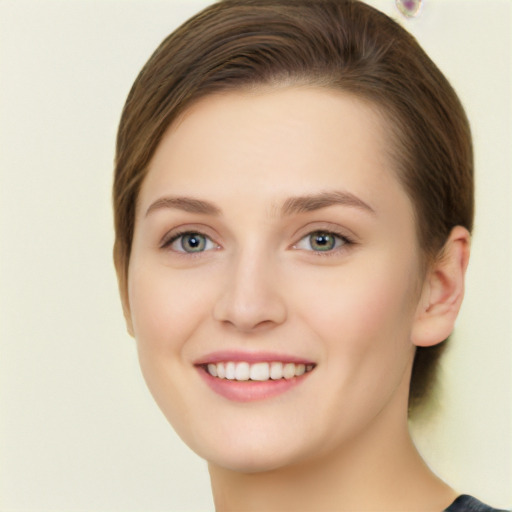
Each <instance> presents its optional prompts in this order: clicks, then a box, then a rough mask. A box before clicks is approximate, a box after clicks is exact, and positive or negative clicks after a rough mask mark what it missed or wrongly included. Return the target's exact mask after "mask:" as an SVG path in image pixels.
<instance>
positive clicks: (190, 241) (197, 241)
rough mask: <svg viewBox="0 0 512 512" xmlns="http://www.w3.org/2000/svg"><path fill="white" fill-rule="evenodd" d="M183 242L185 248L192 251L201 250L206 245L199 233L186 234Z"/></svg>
mask: <svg viewBox="0 0 512 512" xmlns="http://www.w3.org/2000/svg"><path fill="white" fill-rule="evenodd" d="M183 243H184V247H183V249H185V250H187V249H188V250H191V251H198V250H199V251H201V250H202V249H203V247H204V245H205V242H204V240H203V238H202V236H201V235H199V234H197V233H194V234H191V235H187V236H185V238H184V240H183Z"/></svg>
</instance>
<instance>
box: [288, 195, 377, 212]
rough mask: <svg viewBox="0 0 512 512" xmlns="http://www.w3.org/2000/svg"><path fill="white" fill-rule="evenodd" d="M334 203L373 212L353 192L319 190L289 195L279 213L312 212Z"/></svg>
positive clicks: (334, 204)
mask: <svg viewBox="0 0 512 512" xmlns="http://www.w3.org/2000/svg"><path fill="white" fill-rule="evenodd" d="M336 205H341V206H350V207H353V208H357V209H360V210H363V211H366V212H368V213H371V214H375V210H374V209H373V208H372V207H371V206H370V205H369V204H367V203H365V202H364V201H363V200H362V199H360V198H359V197H357V196H355V195H354V194H352V193H350V192H344V191H330V192H320V193H319V194H311V195H306V196H299V197H290V198H288V199H287V200H286V201H285V202H284V204H283V206H282V208H281V213H282V215H283V216H285V215H292V214H294V213H305V212H313V211H315V210H320V209H322V208H327V207H329V206H336Z"/></svg>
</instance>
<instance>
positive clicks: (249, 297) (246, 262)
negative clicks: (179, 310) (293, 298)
mask: <svg viewBox="0 0 512 512" xmlns="http://www.w3.org/2000/svg"><path fill="white" fill-rule="evenodd" d="M277 274H278V273H277V272H276V269H275V265H272V264H271V262H270V261H269V258H266V257H265V256H264V255H258V254H256V253H255V252H250V251H246V252H245V253H244V254H240V255H239V256H238V258H237V260H236V262H235V263H234V264H233V265H232V266H231V268H230V269H229V270H228V272H227V276H226V279H225V281H224V284H223V287H222V290H221V291H220V294H219V297H218V300H217V302H216V304H215V307H214V311H213V316H214V318H215V320H217V321H219V322H222V323H223V324H225V325H229V326H231V327H233V328H235V329H236V330H238V331H240V332H245V333H251V332H256V331H257V332H259V331H261V330H266V329H270V328H272V327H275V326H278V325H280V324H282V323H283V322H284V321H285V320H286V316H287V310H286V304H285V301H284V290H283V289H282V288H281V286H280V283H279V281H280V280H279V279H278V276H277Z"/></svg>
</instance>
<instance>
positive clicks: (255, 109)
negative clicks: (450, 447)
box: [128, 87, 421, 471]
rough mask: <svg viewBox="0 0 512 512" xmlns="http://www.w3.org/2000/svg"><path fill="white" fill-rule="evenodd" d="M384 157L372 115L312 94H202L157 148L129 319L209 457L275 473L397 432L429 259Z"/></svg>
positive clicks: (181, 427)
mask: <svg viewBox="0 0 512 512" xmlns="http://www.w3.org/2000/svg"><path fill="white" fill-rule="evenodd" d="M388 146H389V141H388V140H387V138H386V128H385V124H384V122H383V120H382V118H381V117H380V116H379V115H378V114H377V112H376V111H374V110H372V109H371V107H369V106H368V105H367V104H365V103H363V102H361V101H360V100H358V99H355V98H354V97H352V96H349V95H345V94H342V93H340V92H335V91H330V90H326V89H320V88H306V87H302V88H299V87H288V88H282V89H272V90H270V89H269V90H261V91H259V92H251V93H249V92H247V93H243V92H237V93H235V92H230V93H225V94H218V95H213V96H209V97H206V98H204V99H201V100H200V101H198V102H197V103H196V104H194V105H193V107H191V108H190V109H189V110H188V111H187V112H186V114H185V115H184V116H183V117H182V118H181V119H180V120H179V122H176V123H175V124H174V125H173V126H172V127H171V128H170V129H169V130H168V132H167V133H166V135H165V137H164V138H163V140H162V142H161V143H160V145H159V147H158V149H157V151H156V153H155V155H154V158H153V159H152V162H151V165H150V169H149V172H148V175H147V177H146V179H145V181H144V183H143V186H142V189H141V192H140V197H139V201H138V206H137V214H136V225H135V234H134V238H133V248H132V253H131V260H130V267H129V274H128V298H129V306H130V318H129V326H130V329H131V330H132V332H133V334H134V336H135V338H136V340H137V346H138V352H139V358H140V363H141V367H142V371H143V374H144V377H145V379H146V381H147V384H148V386H149V388H150V390H151V392H152V394H153V396H154V397H155V400H156V401H157V403H158V404H159V406H160V408H161V409H162V411H163V412H164V414H165V415H166V417H167V418H168V419H169V421H170V422H171V424H172V425H173V426H174V427H175V429H176V431H177V432H178V434H179V435H180V436H181V437H182V438H183V439H184V441H185V442H186V443H187V444H188V445H189V446H190V447H191V448H192V449H194V450H195V451H196V452H197V453H198V454H199V455H201V456H202V457H204V458H206V459H207V460H209V461H210V462H211V463H212V464H217V465H220V466H223V467H226V468H231V469H235V470H242V471H261V470H267V469H272V468H278V467H282V466H285V465H290V464H295V463H300V462H304V461H307V460H309V459H314V458H315V457H321V456H322V455H323V454H327V453H333V450H343V449H345V448H348V447H349V446H350V445H351V443H354V442H356V441H357V439H360V438H361V436H367V435H370V433H371V432H373V433H374V434H375V433H377V435H383V432H384V431H385V430H386V429H389V428H390V426H391V425H394V426H396V425H398V424H402V422H403V420H404V418H405V416H406V407H407V390H408V384H409V376H410V366H411V363H412V358H413V355H414V347H413V345H412V343H411V341H410V333H411V329H412V326H413V324H414V320H415V311H416V307H417V302H418V298H419V294H418V291H419V284H421V283H419V275H420V270H419V269H420V263H419V252H418V247H417V241H416V232H415V226H414V217H413V210H412V205H411V203H410V200H409V199H408V197H407V195H406V193H405V192H404V190H403V189H402V187H401V185H400V184H399V182H398V181H397V179H396V176H395V173H394V171H393V168H392V165H391V162H390V159H389V158H388V156H387V153H388V151H387V148H388ZM247 379H249V380H247ZM379 432H380V434H378V433H379Z"/></svg>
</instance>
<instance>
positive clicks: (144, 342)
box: [129, 264, 207, 352]
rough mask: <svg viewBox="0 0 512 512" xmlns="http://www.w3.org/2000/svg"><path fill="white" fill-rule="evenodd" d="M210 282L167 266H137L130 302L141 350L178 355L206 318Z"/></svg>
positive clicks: (131, 277)
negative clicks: (168, 352) (169, 352)
mask: <svg viewBox="0 0 512 512" xmlns="http://www.w3.org/2000/svg"><path fill="white" fill-rule="evenodd" d="M206 283H207V281H205V280H198V279H193V280H192V279H190V278H189V276H187V273H186V272H185V273H181V274H180V273H178V274H176V273H175V272H172V271H171V270H170V269H168V268H166V267H165V266H161V265H160V266H159V265H155V264H153V265H152V264H148V265H145V266H136V265H134V268H133V270H131V272H130V274H129V300H130V311H131V315H132V322H133V330H134V335H135V338H136V340H137V342H138V344H139V347H140V348H141V349H145V350H157V351H169V350H171V351H173V352H175V351H177V350H179V349H180V348H181V345H182V343H183V342H184V340H186V338H187V335H188V334H189V333H190V332H192V331H193V330H194V328H195V326H196V325H197V323H198V322H199V321H200V319H201V318H202V311H203V310H204V306H205V297H206V295H207V293H206V289H205V284H206Z"/></svg>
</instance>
